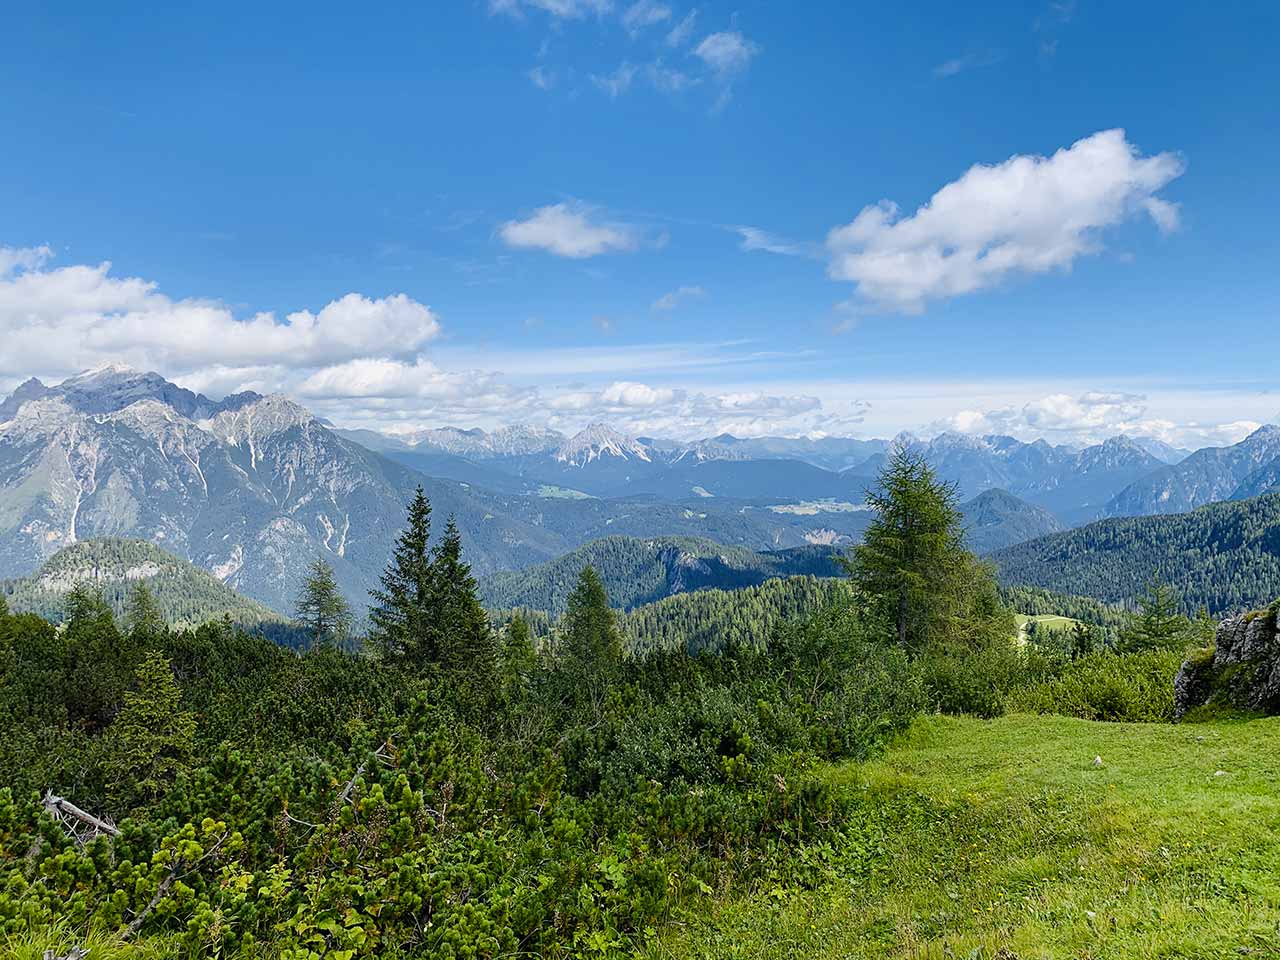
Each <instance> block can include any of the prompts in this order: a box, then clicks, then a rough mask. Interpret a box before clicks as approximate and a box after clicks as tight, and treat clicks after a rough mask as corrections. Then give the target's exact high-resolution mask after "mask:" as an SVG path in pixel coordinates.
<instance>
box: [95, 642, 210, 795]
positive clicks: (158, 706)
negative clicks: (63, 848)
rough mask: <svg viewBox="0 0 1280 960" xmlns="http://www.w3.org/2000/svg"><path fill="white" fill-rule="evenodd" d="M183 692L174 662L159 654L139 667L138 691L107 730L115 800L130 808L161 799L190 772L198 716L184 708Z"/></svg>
mask: <svg viewBox="0 0 1280 960" xmlns="http://www.w3.org/2000/svg"><path fill="white" fill-rule="evenodd" d="M181 701H182V691H181V690H179V688H178V684H177V683H176V682H175V681H174V679H173V671H172V670H171V669H170V667H169V661H168V660H166V659H165V658H164V656H163V655H161V654H160V653H159V652H158V651H155V650H153V651H151V652H150V653H148V654H147V655H146V656H145V657H144V658H143V660H142V662H141V663H140V664H139V665H138V669H137V672H136V674H135V677H134V689H133V690H131V691H129V692H128V693H126V694H125V695H124V706H123V707H121V709H120V714H119V716H117V717H116V718H115V721H114V722H113V723H112V724H111V726H110V727H109V728H108V730H107V737H108V742H109V745H110V754H109V757H108V761H107V764H106V766H107V773H108V777H109V779H110V783H109V790H110V792H111V794H112V797H113V799H115V800H117V801H118V802H120V803H122V804H124V805H125V806H126V807H146V806H148V805H150V804H152V803H154V802H155V801H156V800H159V799H160V798H161V797H162V796H163V795H164V794H165V792H166V791H167V790H168V789H169V787H171V786H172V785H173V783H174V781H175V780H177V778H178V777H179V776H180V775H181V774H182V773H183V772H184V771H185V770H186V769H187V766H188V764H189V763H190V760H191V753H192V749H193V746H194V742H195V730H196V722H195V717H194V716H193V715H192V714H190V713H186V712H184V711H183V710H181V709H180V707H181Z"/></svg>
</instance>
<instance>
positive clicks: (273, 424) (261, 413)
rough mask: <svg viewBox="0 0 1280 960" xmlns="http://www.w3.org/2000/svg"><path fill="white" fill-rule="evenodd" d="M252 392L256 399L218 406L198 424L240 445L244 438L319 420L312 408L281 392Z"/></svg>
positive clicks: (255, 438) (253, 440) (258, 438)
mask: <svg viewBox="0 0 1280 960" xmlns="http://www.w3.org/2000/svg"><path fill="white" fill-rule="evenodd" d="M252 396H254V397H256V399H253V400H249V401H248V402H245V403H242V404H240V405H238V406H236V407H234V408H233V409H229V410H220V411H219V412H218V413H216V414H215V415H214V416H213V417H211V418H209V419H207V420H204V421H202V422H201V423H200V426H201V427H202V428H204V429H206V430H208V431H209V432H210V433H212V434H213V435H214V436H216V437H217V438H218V439H219V440H221V441H223V442H224V443H229V444H231V445H233V446H240V445H241V444H243V443H246V442H249V443H256V442H258V441H261V440H265V439H267V438H269V437H273V436H275V435H276V434H280V433H284V432H285V431H286V430H291V429H293V428H294V427H305V426H308V425H310V424H312V423H317V422H318V421H317V420H316V418H315V417H314V416H312V414H311V411H309V410H307V409H306V408H305V407H301V406H299V405H298V404H296V403H294V402H293V401H292V400H290V399H289V398H288V397H286V396H284V395H282V394H278V393H273V394H271V395H270V396H266V397H262V396H258V395H257V394H253V395H252Z"/></svg>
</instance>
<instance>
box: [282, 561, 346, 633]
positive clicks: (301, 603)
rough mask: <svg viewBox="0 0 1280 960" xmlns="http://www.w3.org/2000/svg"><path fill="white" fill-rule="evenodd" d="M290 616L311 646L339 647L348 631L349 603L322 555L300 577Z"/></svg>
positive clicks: (331, 568)
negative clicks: (300, 584) (301, 579)
mask: <svg viewBox="0 0 1280 960" xmlns="http://www.w3.org/2000/svg"><path fill="white" fill-rule="evenodd" d="M294 619H295V620H296V621H297V622H298V624H299V625H300V626H301V627H302V628H303V629H304V630H306V631H307V634H308V635H309V636H310V638H311V646H312V648H313V649H316V648H332V647H339V646H341V645H342V644H344V643H345V642H346V641H347V638H348V637H350V635H351V625H352V616H351V605H350V604H349V603H347V600H346V598H345V597H344V596H343V595H342V591H341V590H339V589H338V581H337V579H336V578H335V577H334V574H333V567H331V566H330V565H329V563H328V561H326V560H325V559H324V558H323V557H317V558H316V559H315V560H314V561H312V564H311V568H310V570H309V571H308V572H307V576H306V579H304V580H303V581H302V590H301V592H300V593H299V594H298V599H297V602H296V603H295V605H294Z"/></svg>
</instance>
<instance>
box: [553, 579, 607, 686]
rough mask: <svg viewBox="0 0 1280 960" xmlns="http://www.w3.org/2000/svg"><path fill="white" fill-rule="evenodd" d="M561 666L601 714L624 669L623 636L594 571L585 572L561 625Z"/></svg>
mask: <svg viewBox="0 0 1280 960" xmlns="http://www.w3.org/2000/svg"><path fill="white" fill-rule="evenodd" d="M560 648H561V649H560V651H559V654H560V657H561V666H562V669H564V670H565V671H566V672H567V673H568V674H569V675H570V677H572V678H573V680H574V682H575V684H576V685H577V686H578V687H579V694H580V695H581V696H585V698H586V699H587V700H588V701H589V702H590V703H591V704H593V705H594V706H595V707H596V709H597V710H598V709H599V707H600V706H601V704H602V703H603V701H604V694H605V693H606V692H607V690H608V688H609V687H610V686H611V685H612V684H613V683H615V682H616V680H617V678H618V675H619V673H620V672H621V667H622V633H621V632H620V631H619V630H618V621H617V618H616V617H615V616H614V612H613V608H612V607H610V606H609V594H608V593H607V592H606V591H605V588H604V584H603V583H602V582H601V581H600V575H599V574H597V573H596V571H595V569H594V568H593V567H590V566H587V567H583V568H582V573H581V574H579V576H578V585H577V586H576V587H574V589H573V593H571V594H570V595H569V602H568V606H567V608H566V610H565V613H564V618H563V619H562V620H561V623H560Z"/></svg>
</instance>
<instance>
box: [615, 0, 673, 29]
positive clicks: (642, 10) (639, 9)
mask: <svg viewBox="0 0 1280 960" xmlns="http://www.w3.org/2000/svg"><path fill="white" fill-rule="evenodd" d="M670 19H671V8H670V7H669V6H667V5H666V4H665V3H659V2H657V0H636V2H635V3H633V4H631V6H629V7H627V9H626V10H624V11H623V13H622V25H623V27H625V28H626V30H627V32H628V33H631V34H632V35H633V36H634V35H636V34H638V33H640V32H641V31H642V30H645V29H647V28H649V27H655V26H657V25H658V24H660V23H664V22H666V21H668V20H670Z"/></svg>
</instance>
